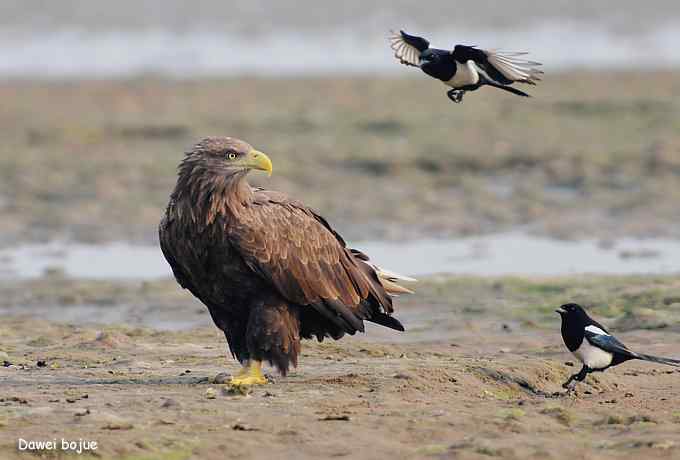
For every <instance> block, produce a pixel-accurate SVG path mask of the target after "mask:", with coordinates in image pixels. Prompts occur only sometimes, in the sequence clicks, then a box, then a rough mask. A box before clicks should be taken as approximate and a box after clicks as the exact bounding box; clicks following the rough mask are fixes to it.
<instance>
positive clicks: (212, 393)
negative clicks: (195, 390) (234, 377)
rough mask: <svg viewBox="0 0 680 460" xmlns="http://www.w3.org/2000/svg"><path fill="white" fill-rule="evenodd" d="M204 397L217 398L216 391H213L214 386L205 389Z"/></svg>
mask: <svg viewBox="0 0 680 460" xmlns="http://www.w3.org/2000/svg"><path fill="white" fill-rule="evenodd" d="M205 397H206V398H208V399H215V398H217V391H215V389H214V388H208V389H207V390H205Z"/></svg>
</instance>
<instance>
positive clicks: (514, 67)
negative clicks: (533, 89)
mask: <svg viewBox="0 0 680 460" xmlns="http://www.w3.org/2000/svg"><path fill="white" fill-rule="evenodd" d="M451 54H452V55H453V58H454V59H455V60H456V61H458V62H460V63H465V62H467V61H470V60H472V61H474V63H475V64H476V65H477V67H479V68H480V69H481V70H482V71H483V72H484V73H485V74H486V75H487V76H488V77H489V78H490V79H492V80H494V81H495V82H496V83H500V84H502V85H510V84H512V83H514V82H516V81H518V82H521V83H527V84H530V85H535V84H536V82H537V81H540V80H541V75H542V74H543V71H542V70H540V69H539V68H538V67H539V66H540V65H541V63H540V62H535V61H527V60H526V59H522V58H521V57H520V56H524V55H526V54H528V53H524V52H521V53H513V52H504V51H488V50H483V49H479V48H475V47H474V46H465V45H456V47H455V48H454V49H453V51H452V52H451Z"/></svg>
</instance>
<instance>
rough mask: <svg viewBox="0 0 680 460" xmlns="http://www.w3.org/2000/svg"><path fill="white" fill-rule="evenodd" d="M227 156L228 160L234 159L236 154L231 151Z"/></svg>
mask: <svg viewBox="0 0 680 460" xmlns="http://www.w3.org/2000/svg"><path fill="white" fill-rule="evenodd" d="M228 157H229V159H230V160H234V159H236V154H235V153H233V152H232V153H230V154H229V155H228Z"/></svg>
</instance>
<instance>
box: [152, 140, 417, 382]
mask: <svg viewBox="0 0 680 460" xmlns="http://www.w3.org/2000/svg"><path fill="white" fill-rule="evenodd" d="M251 169H260V170H266V171H269V172H270V173H271V162H270V161H269V158H268V157H267V156H266V155H264V154H262V153H261V152H258V151H256V150H254V149H253V148H252V147H251V146H250V145H248V144H247V143H245V142H243V141H240V140H237V139H233V138H208V139H204V140H203V141H201V142H200V143H198V144H197V145H196V146H195V147H194V148H193V149H192V150H191V151H189V152H188V153H187V154H186V156H185V158H184V160H183V161H182V163H181V164H180V166H179V174H178V179H177V185H176V186H175V190H174V191H173V192H172V195H171V197H170V202H169V204H168V207H167V210H166V213H165V216H164V218H163V220H162V221H161V223H160V227H159V236H160V244H161V249H162V250H163V254H164V255H165V258H166V259H167V261H168V263H169V264H170V266H171V267H172V270H173V272H174V274H175V277H176V279H177V281H178V282H179V284H180V285H181V286H182V287H184V288H186V289H188V290H189V291H191V293H192V294H193V295H194V296H196V297H197V298H199V299H200V300H201V301H202V302H203V303H204V304H205V305H206V306H207V307H208V310H209V311H210V314H211V315H212V318H213V320H214V322H215V324H216V325H217V327H219V328H220V329H221V330H222V331H224V334H225V336H226V338H227V342H228V344H229V348H230V350H231V353H232V355H233V356H234V357H235V358H236V359H238V360H239V361H240V362H241V363H246V362H248V361H249V360H255V361H263V360H265V361H268V362H270V363H271V364H273V365H275V366H276V367H277V368H278V369H279V370H280V371H281V373H283V374H285V373H286V372H287V371H288V369H289V367H290V365H293V366H296V365H297V357H298V354H299V352H300V339H301V338H312V337H316V338H317V339H318V340H323V338H324V337H327V336H329V337H332V338H334V339H339V338H340V337H342V336H343V335H344V334H346V333H347V334H351V335H353V334H355V333H356V332H357V331H362V332H363V331H364V320H367V321H372V322H375V323H378V324H381V325H383V326H387V327H390V328H393V329H396V330H400V331H403V330H404V329H403V326H402V325H401V323H400V322H399V321H398V320H396V319H395V318H393V317H392V316H391V314H392V312H393V308H392V297H393V296H394V295H396V294H399V293H402V292H408V290H407V289H405V288H403V287H402V286H399V285H398V284H397V281H398V280H399V279H400V278H399V277H398V275H394V274H393V273H389V272H386V271H382V270H380V269H379V268H378V267H375V266H374V265H372V264H370V262H368V258H367V257H366V256H365V255H364V254H363V253H361V252H359V251H355V250H352V249H349V248H347V247H346V245H345V242H344V240H343V239H342V237H341V236H340V235H338V234H337V233H336V232H335V231H334V230H333V229H332V228H331V227H330V225H329V224H328V223H327V222H326V220H325V219H324V218H323V217H321V216H320V215H319V214H317V213H316V212H314V211H313V210H311V209H310V208H308V207H306V206H305V205H303V204H302V203H300V202H298V201H295V200H292V199H291V198H289V197H287V196H286V195H284V194H283V193H279V192H274V191H269V190H264V189H259V188H252V187H251V186H250V185H248V182H247V181H246V175H247V174H248V172H249V171H250V170H251Z"/></svg>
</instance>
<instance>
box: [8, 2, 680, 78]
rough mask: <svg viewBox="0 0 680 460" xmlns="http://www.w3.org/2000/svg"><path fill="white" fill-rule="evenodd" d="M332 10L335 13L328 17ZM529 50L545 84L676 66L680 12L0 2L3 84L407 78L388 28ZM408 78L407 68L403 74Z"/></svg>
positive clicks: (637, 5)
mask: <svg viewBox="0 0 680 460" xmlns="http://www.w3.org/2000/svg"><path fill="white" fill-rule="evenodd" d="M330 11H332V14H331V13H330ZM399 28H404V29H406V30H408V31H410V32H411V33H416V34H418V33H421V34H423V35H426V36H427V37H428V38H429V39H430V41H431V42H432V44H433V45H434V46H438V47H442V48H450V47H452V46H453V45H454V44H455V43H464V44H472V45H478V46H481V47H486V48H494V47H505V48H507V49H508V50H526V51H531V56H532V58H534V59H536V60H538V61H541V62H544V63H545V64H546V68H547V69H548V70H549V72H550V73H551V74H554V73H555V72H562V71H568V70H573V69H579V68H585V69H590V70H594V69H610V70H611V69H617V70H644V69H648V70H650V69H651V70H653V69H668V68H677V67H678V65H680V47H678V46H677V43H678V41H679V40H680V6H678V3H677V2H673V1H668V0H656V1H652V2H634V1H629V0H625V1H613V0H603V1H598V2H591V3H588V4H586V3H580V2H579V3H573V2H567V1H552V2H545V3H541V4H537V3H536V2H532V1H529V0H522V1H517V2H512V3H498V2H491V1H486V2H484V1H482V2H479V1H476V2H472V1H463V2H455V4H454V3H453V2H449V1H443V0H435V1H431V2H428V4H427V7H426V8H423V7H420V6H419V5H418V4H417V2H415V3H414V2H407V1H387V0H379V1H374V2H361V1H359V0H350V1H346V2H343V4H342V5H338V4H335V3H333V4H332V8H331V7H330V4H329V3H328V2H315V1H312V0H302V1H300V2H296V3H295V6H294V7H293V6H292V5H290V4H288V3H286V2H280V3H277V2H269V1H243V0H231V1H224V2H220V1H217V0H203V1H199V2H192V3H191V4H187V3H186V2H182V1H179V0H170V1H165V2H164V1H160V0H146V1H141V2H133V1H129V0H124V1H120V2H115V3H107V4H105V5H104V4H102V3H100V2H80V1H78V0H68V1H60V2H39V1H37V0H29V1H26V2H18V1H9V0H4V1H2V2H0V55H2V56H3V59H2V60H1V61H0V76H1V77H2V78H7V77H13V78H39V79H64V78H104V79H106V78H112V77H115V78H125V77H127V78H129V77H135V76H139V75H157V76H166V77H174V78H196V77H212V78H216V77H225V76H243V75H257V76H260V77H262V76H281V75H288V76H320V75H324V76H333V75H335V76H337V75H340V74H342V75H376V74H381V75H406V74H407V69H403V68H401V67H400V66H397V65H395V63H394V62H393V58H392V56H391V52H390V50H389V48H388V47H387V46H386V43H387V41H386V37H387V35H388V33H389V30H390V29H399ZM411 70H412V69H411Z"/></svg>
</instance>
